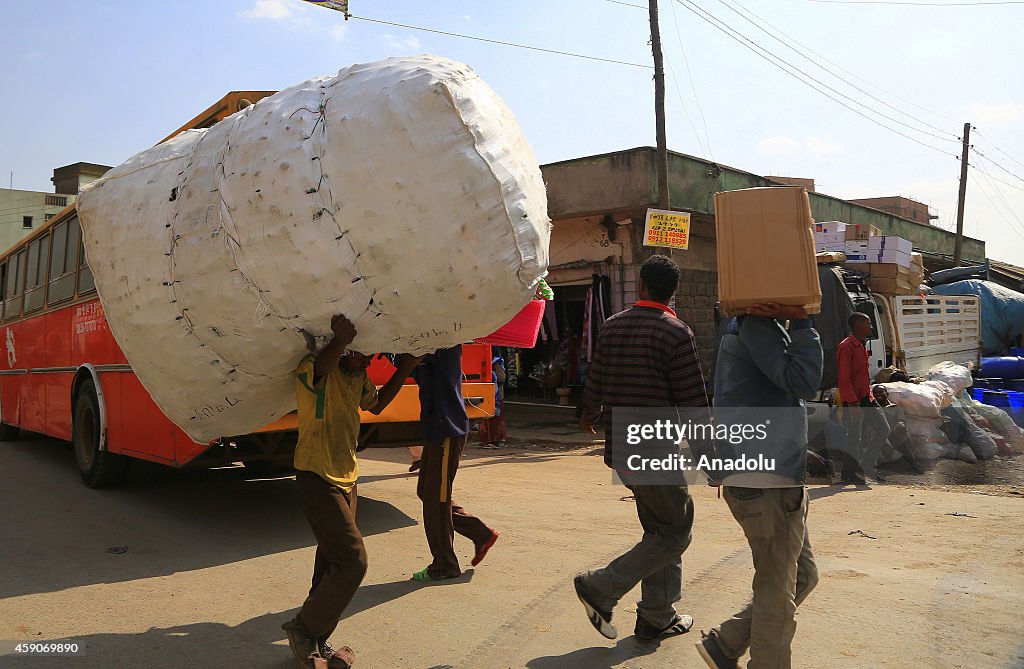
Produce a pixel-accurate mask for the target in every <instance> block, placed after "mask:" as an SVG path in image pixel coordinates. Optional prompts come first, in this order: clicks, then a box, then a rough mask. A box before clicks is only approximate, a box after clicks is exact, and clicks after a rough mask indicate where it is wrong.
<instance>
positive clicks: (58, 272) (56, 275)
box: [46, 219, 78, 304]
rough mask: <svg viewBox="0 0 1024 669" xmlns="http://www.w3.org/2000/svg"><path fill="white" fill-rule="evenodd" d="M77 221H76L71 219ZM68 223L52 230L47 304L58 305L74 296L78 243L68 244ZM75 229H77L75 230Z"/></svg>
mask: <svg viewBox="0 0 1024 669" xmlns="http://www.w3.org/2000/svg"><path fill="white" fill-rule="evenodd" d="M72 220H75V221H77V219H72ZM69 225H70V222H69V221H65V222H63V223H60V224H58V225H57V226H56V227H55V228H54V229H53V250H52V251H51V252H50V291H49V294H48V295H47V298H46V303H47V304H58V303H60V302H63V301H64V300H68V299H71V297H72V296H73V295H74V294H75V268H76V263H77V262H78V258H77V257H72V256H75V255H76V254H77V253H78V243H77V240H76V242H75V246H73V247H72V246H71V245H70V244H68V227H69ZM76 229H77V228H76Z"/></svg>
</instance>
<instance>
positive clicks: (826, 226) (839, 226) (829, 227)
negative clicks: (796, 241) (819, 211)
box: [814, 221, 846, 234]
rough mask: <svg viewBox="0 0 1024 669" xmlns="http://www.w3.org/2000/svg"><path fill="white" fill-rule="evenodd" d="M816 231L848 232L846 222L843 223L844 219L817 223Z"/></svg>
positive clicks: (815, 225) (830, 232)
mask: <svg viewBox="0 0 1024 669" xmlns="http://www.w3.org/2000/svg"><path fill="white" fill-rule="evenodd" d="M814 231H815V232H824V233H829V234H834V233H839V234H844V233H845V232H846V223H843V222H842V221H825V222H824V223H815V224H814Z"/></svg>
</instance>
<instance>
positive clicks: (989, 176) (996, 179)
mask: <svg viewBox="0 0 1024 669" xmlns="http://www.w3.org/2000/svg"><path fill="white" fill-rule="evenodd" d="M967 165H968V166H970V167H973V168H974V169H976V170H978V171H979V172H981V173H982V174H984V175H985V176H987V177H988V178H989V179H991V180H992V181H996V182H998V183H1001V184H1003V185H1004V186H1009V187H1010V188H1015V189H1017V190H1019V191H1021V192H1024V188H1022V187H1020V186H1017V185H1014V184H1012V183H1010V182H1009V181H1003V180H1002V179H1000V178H998V177H996V176H994V175H992V174H991V173H989V172H986V171H985V170H983V169H981V168H980V167H978V166H977V165H975V164H974V163H971V162H968V163H967Z"/></svg>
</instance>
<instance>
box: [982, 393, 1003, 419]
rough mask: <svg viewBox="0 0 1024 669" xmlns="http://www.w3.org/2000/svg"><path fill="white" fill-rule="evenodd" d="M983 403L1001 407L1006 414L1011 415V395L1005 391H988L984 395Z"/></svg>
mask: <svg viewBox="0 0 1024 669" xmlns="http://www.w3.org/2000/svg"><path fill="white" fill-rule="evenodd" d="M981 401H982V403H983V404H988V405H991V406H994V407H999V408H1000V409H1002V410H1003V411H1005V412H1006V413H1010V395H1009V394H1008V393H1007V392H1006V391H1003V390H986V391H985V392H984V394H983V395H982V400H981Z"/></svg>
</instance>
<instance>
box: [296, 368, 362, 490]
mask: <svg viewBox="0 0 1024 669" xmlns="http://www.w3.org/2000/svg"><path fill="white" fill-rule="evenodd" d="M313 360H314V357H313V356H312V355H310V356H307V357H306V358H304V359H303V360H302V362H300V363H299V367H298V369H296V370H295V396H296V397H295V399H296V402H297V404H298V410H299V411H298V413H299V441H298V443H297V444H296V446H295V468H296V469H300V470H302V471H307V472H313V473H314V474H316V475H318V476H319V477H321V478H322V479H324V480H325V481H327V482H328V483H332V484H334V485H336V486H338V487H339V488H341V489H342V490H344V491H345V492H351V490H352V488H353V487H354V486H355V484H356V479H358V478H359V463H358V461H357V460H356V446H357V445H358V443H359V409H360V408H363V409H367V408H369V407H372V406H373V405H374V404H375V403H376V402H377V387H376V386H375V385H373V383H372V382H371V381H370V377H369V376H367V375H366V372H363V373H362V374H359V375H358V376H353V375H351V374H347V373H345V372H343V371H342V370H341V369H340V368H338V367H335V368H334V369H332V370H331V371H330V373H329V374H328V375H327V376H326V377H324V378H322V379H320V382H319V383H317V384H314V383H313V376H314V373H313Z"/></svg>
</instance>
